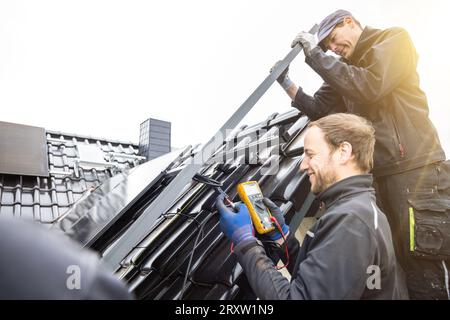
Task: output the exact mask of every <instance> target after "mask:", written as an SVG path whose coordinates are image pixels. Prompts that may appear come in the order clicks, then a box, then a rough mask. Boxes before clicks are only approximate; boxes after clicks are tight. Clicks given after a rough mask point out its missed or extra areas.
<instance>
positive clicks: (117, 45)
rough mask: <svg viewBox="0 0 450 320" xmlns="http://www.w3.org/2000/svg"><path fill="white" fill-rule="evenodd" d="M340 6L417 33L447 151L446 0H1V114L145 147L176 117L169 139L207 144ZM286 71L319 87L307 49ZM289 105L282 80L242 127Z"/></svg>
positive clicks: (449, 62)
mask: <svg viewBox="0 0 450 320" xmlns="http://www.w3.org/2000/svg"><path fill="white" fill-rule="evenodd" d="M339 8H342V9H346V10H349V11H351V12H352V13H353V14H354V15H355V16H356V18H357V19H358V20H360V21H361V22H362V23H363V24H366V25H370V26H372V27H377V28H387V27H391V26H400V27H404V28H406V29H407V30H408V31H409V33H410V35H411V37H412V38H413V40H414V42H415V45H416V48H417V51H418V52H419V54H420V60H419V73H420V75H421V84H422V89H424V91H425V92H426V93H427V95H428V100H429V105H430V114H431V119H432V121H433V122H434V124H435V126H436V127H437V129H438V131H439V134H440V138H441V142H442V143H443V145H444V147H445V149H446V152H447V155H450V124H449V120H450V111H449V107H450V103H449V102H448V92H449V91H450V80H449V75H450V59H449V57H448V56H447V55H448V53H449V52H450V50H449V49H450V48H449V41H448V40H447V39H446V38H447V34H448V31H446V30H448V22H447V21H448V19H449V14H450V1H448V0H428V1H423V0H422V1H413V0H378V1H376V0H375V1H373V0H371V1H361V0H360V1H353V0H347V1H346V0H341V1H336V0H321V1H301V0H292V1H280V0H277V1H275V0H272V1H264V0H251V1H250V0H227V1H211V0H210V1H200V0H190V1H181V0H180V1H175V0H172V1H170V0H169V1H133V0H127V1H114V0H105V1H101V0H88V1H85V0H77V1H67V0H55V1H49V0H40V1H36V0H34V1H31V0H30V1H19V0H14V1H13V0H11V1H4V0H0V110H1V111H0V112H1V116H0V120H2V121H8V122H15V123H22V124H28V125H35V126H41V127H44V128H46V129H49V130H57V131H63V132H69V133H78V134H85V135H91V136H99V137H106V138H111V139H117V140H124V141H133V142H137V141H138V135H139V124H140V123H141V122H143V121H144V120H145V119H147V118H149V117H154V118H157V119H162V120H167V121H171V122H172V144H173V146H177V147H182V146H185V145H187V144H194V143H199V142H205V141H207V140H208V139H209V138H210V136H212V135H213V134H214V133H215V132H216V131H217V130H218V128H219V127H220V126H221V125H222V124H223V123H224V122H225V121H226V120H227V119H228V117H229V116H230V115H231V114H232V113H233V112H234V111H235V110H236V109H237V108H238V107H239V106H240V105H241V104H242V103H243V102H244V101H245V99H246V98H247V97H248V96H249V95H250V93H251V92H252V91H253V90H254V89H255V88H256V87H257V86H258V85H259V84H260V82H261V81H262V80H263V79H264V78H265V77H266V76H267V74H268V71H269V69H270V67H271V66H272V65H273V64H274V63H275V62H276V61H278V60H280V59H281V58H283V57H284V56H285V55H286V54H287V53H288V52H289V50H290V43H291V41H292V39H293V38H294V37H295V35H296V34H297V33H298V32H299V31H303V30H309V28H310V27H311V26H312V25H313V24H314V23H316V22H320V20H321V19H322V18H324V17H325V16H326V15H328V14H329V13H331V12H332V11H334V10H336V9H339ZM290 73H291V78H292V79H293V80H294V81H295V82H296V83H297V84H300V85H301V86H303V88H304V89H305V91H306V92H308V93H310V94H312V93H314V91H315V90H316V89H317V88H318V87H319V86H320V84H321V82H322V81H321V79H320V78H319V77H318V76H317V75H316V74H315V73H314V72H313V71H312V70H311V69H310V68H309V67H308V66H307V65H306V64H305V63H304V57H303V54H300V56H298V58H297V59H296V60H295V61H294V63H293V64H292V65H291V72H290ZM289 109H290V100H289V98H288V97H287V95H285V93H284V92H283V91H282V89H281V88H280V87H279V86H278V85H274V86H273V87H272V88H271V89H270V90H269V92H268V93H267V94H266V95H265V96H264V97H263V99H262V100H261V101H260V102H259V103H258V104H257V105H256V106H255V108H254V110H253V111H252V112H251V113H250V115H249V116H248V117H247V118H246V119H244V120H243V123H247V124H253V123H256V122H259V121H262V120H264V119H265V118H266V117H267V116H269V115H270V114H272V113H274V112H280V113H281V112H285V111H288V110H289Z"/></svg>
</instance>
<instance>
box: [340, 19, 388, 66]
mask: <svg viewBox="0 0 450 320" xmlns="http://www.w3.org/2000/svg"><path fill="white" fill-rule="evenodd" d="M380 32H381V30H379V29H374V28H371V27H365V28H364V30H363V32H362V33H361V36H360V37H359V40H358V42H357V43H356V47H355V51H354V52H353V55H352V56H351V57H350V59H349V60H348V62H349V63H350V64H355V63H357V62H358V61H359V60H360V59H361V57H362V56H363V55H364V54H365V53H366V52H367V50H369V49H370V48H371V47H372V46H373V44H374V43H375V41H377V39H378V38H379V36H380Z"/></svg>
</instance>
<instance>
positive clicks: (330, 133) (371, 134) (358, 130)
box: [308, 113, 375, 172]
mask: <svg viewBox="0 0 450 320" xmlns="http://www.w3.org/2000/svg"><path fill="white" fill-rule="evenodd" d="M314 126H316V127H318V128H319V129H320V130H322V132H323V134H324V137H325V141H326V142H327V143H328V145H329V146H330V147H331V149H332V150H336V149H337V148H339V146H340V145H341V144H342V143H343V142H348V143H350V144H351V145H352V152H353V154H354V155H355V159H356V164H357V165H358V167H359V168H360V169H361V170H362V171H364V172H370V171H371V170H372V169H373V152H374V148H375V129H374V128H373V127H372V124H371V122H370V121H368V120H366V119H364V118H362V117H360V116H357V115H354V114H348V113H335V114H332V115H329V116H326V117H323V118H320V119H319V120H317V121H314V122H311V123H310V124H309V125H308V128H310V127H314Z"/></svg>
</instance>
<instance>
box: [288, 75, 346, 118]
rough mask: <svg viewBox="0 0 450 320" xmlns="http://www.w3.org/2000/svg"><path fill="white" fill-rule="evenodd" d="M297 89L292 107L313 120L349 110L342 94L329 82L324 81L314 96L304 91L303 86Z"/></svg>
mask: <svg viewBox="0 0 450 320" xmlns="http://www.w3.org/2000/svg"><path fill="white" fill-rule="evenodd" d="M295 89H296V93H295V97H294V99H293V100H292V104H291V105H292V107H294V108H296V109H298V110H300V111H301V112H302V113H303V114H305V115H306V116H308V118H309V119H311V120H313V121H314V120H317V119H319V118H322V117H325V116H327V115H329V114H331V113H337V112H346V111H347V108H346V107H345V104H344V101H343V100H342V96H341V95H340V94H339V93H337V92H336V91H335V90H334V89H333V88H332V87H331V86H330V85H328V84H327V83H324V84H323V85H322V86H321V87H320V88H319V90H317V91H316V93H315V94H314V96H310V95H307V94H306V93H304V92H303V89H302V88H301V87H299V88H295Z"/></svg>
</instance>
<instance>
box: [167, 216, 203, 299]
mask: <svg viewBox="0 0 450 320" xmlns="http://www.w3.org/2000/svg"><path fill="white" fill-rule="evenodd" d="M199 213H200V212H194V213H192V214H199ZM171 215H173V216H176V215H178V216H184V217H187V218H189V219H190V220H193V221H195V222H196V223H197V226H196V229H199V228H200V230H199V231H200V232H199V233H198V234H197V237H196V238H195V241H194V245H193V247H192V250H191V253H190V257H189V263H188V266H187V268H186V274H185V276H184V281H183V286H182V287H181V293H180V298H179V300H181V299H182V298H183V295H184V292H185V287H186V283H187V278H188V276H189V274H190V273H191V265H192V259H193V258H194V253H195V249H196V247H197V244H198V241H199V239H200V236H201V237H202V238H203V237H204V233H203V227H204V226H205V224H206V222H199V221H198V220H197V218H193V217H192V216H191V215H189V214H186V213H181V212H168V213H165V214H163V215H162V216H163V217H167V216H171Z"/></svg>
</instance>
